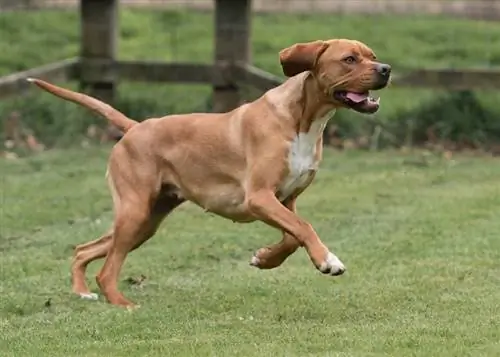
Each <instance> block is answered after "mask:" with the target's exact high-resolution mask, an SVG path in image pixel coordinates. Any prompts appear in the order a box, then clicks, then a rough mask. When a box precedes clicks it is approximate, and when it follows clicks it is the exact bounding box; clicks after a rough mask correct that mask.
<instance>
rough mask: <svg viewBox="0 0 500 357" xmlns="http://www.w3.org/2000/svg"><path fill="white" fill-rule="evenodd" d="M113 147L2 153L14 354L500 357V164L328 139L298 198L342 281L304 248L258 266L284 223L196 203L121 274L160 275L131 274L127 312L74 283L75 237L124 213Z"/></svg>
mask: <svg viewBox="0 0 500 357" xmlns="http://www.w3.org/2000/svg"><path fill="white" fill-rule="evenodd" d="M108 151H109V148H90V149H87V150H81V149H70V150H65V151H57V150H54V151H51V152H47V153H44V154H42V155H39V156H33V157H30V158H26V159H22V160H17V161H0V172H1V173H2V177H1V178H2V184H1V186H0V189H1V191H2V192H1V194H2V215H1V216H0V227H1V231H0V233H1V238H0V252H1V266H0V267H1V270H0V272H1V277H0V279H1V280H0V281H1V284H0V293H1V295H2V298H1V299H0V336H2V343H1V344H0V355H2V356H3V357H10V356H15V357H22V356H35V355H40V356H50V357H57V356H124V355H127V356H131V357H133V356H141V357H143V356H241V357H243V356H300V357H303V356H359V357H366V356H398V357H399V356H422V357H428V356H440V357H448V356H461V357H462V356H474V357H478V356H488V357H491V356H500V343H499V341H500V318H499V316H500V315H499V307H498V306H499V305H498V301H499V299H500V280H499V276H500V265H499V263H498V262H499V261H500V242H499V240H498V236H499V235H500V220H498V202H499V201H500V191H499V190H498V182H499V180H500V164H499V162H498V161H497V160H495V159H493V158H488V157H468V156H459V157H456V158H455V159H454V160H452V161H443V160H441V159H438V158H435V157H431V158H429V159H428V161H426V162H428V165H422V162H424V161H422V159H421V158H419V157H420V156H419V155H417V154H413V155H410V154H407V155H403V154H400V153H396V152H386V153H385V154H369V153H359V152H344V153H338V152H333V151H329V150H328V151H327V152H326V155H325V160H324V162H323V163H322V165H321V167H322V169H321V170H320V173H319V175H318V177H317V180H316V181H315V182H314V184H313V185H312V186H311V187H310V188H309V189H308V190H307V191H306V192H305V193H304V194H303V195H302V196H301V198H300V200H299V204H298V208H299V212H300V214H301V215H302V216H303V217H305V218H307V219H308V220H309V221H310V222H311V223H312V224H313V225H314V227H315V228H316V230H317V232H318V234H319V235H320V236H321V237H322V239H323V240H324V242H326V243H327V244H328V245H329V246H330V247H331V248H332V249H333V250H334V251H335V252H336V253H337V254H338V255H339V256H340V258H341V259H342V260H343V261H344V262H345V263H346V265H347V267H348V272H347V273H346V275H344V276H342V277H339V278H328V277H324V276H321V275H320V274H319V273H318V272H316V271H315V269H314V268H313V267H312V265H311V263H310V262H309V260H308V258H307V256H306V254H305V252H304V251H303V250H300V251H298V252H297V253H296V254H295V255H293V256H292V257H291V258H290V259H289V260H288V261H287V262H286V263H285V265H283V266H282V267H281V268H278V269H276V270H273V271H258V270H256V269H254V268H251V267H250V266H248V260H249V258H250V257H251V253H252V252H253V251H254V250H255V249H257V248H259V247H261V246H263V245H265V244H269V243H272V242H275V241H277V240H278V239H279V236H280V235H279V233H278V232H277V231H275V230H273V229H271V228H268V227H266V226H265V225H263V224H259V223H255V224H246V225H239V224H234V223H232V222H230V221H227V220H224V219H222V218H218V217H214V216H211V215H208V214H205V213H203V211H202V210H201V209H199V208H197V207H195V206H193V205H191V204H186V205H185V206H181V208H179V209H178V210H177V211H175V212H174V213H173V214H172V216H171V217H169V218H168V219H167V220H166V221H165V222H164V225H163V226H162V228H161V230H160V231H159V232H158V234H157V235H156V236H155V237H154V238H153V239H152V240H151V241H150V242H148V243H147V244H146V245H144V246H143V247H141V248H140V249H139V250H137V251H136V252H134V253H133V254H131V255H130V256H129V258H128V260H127V262H126V265H125V268H124V271H123V273H122V275H121V279H125V278H126V277H129V276H132V277H136V276H139V275H140V274H144V275H146V276H147V277H148V278H147V280H146V284H145V286H144V287H143V288H142V289H138V288H134V287H131V286H128V285H127V284H125V283H122V284H121V289H122V290H123V291H124V292H125V294H126V295H127V296H128V297H129V298H131V299H133V300H134V301H136V302H139V303H140V304H141V308H140V309H138V310H136V311H134V312H127V311H123V310H122V309H118V308H114V307H112V306H110V305H108V304H106V303H104V302H103V301H102V300H101V301H97V302H89V301H81V300H79V299H78V298H76V297H74V296H72V294H71V293H70V283H69V264H70V256H71V253H72V249H71V246H73V245H74V244H78V243H81V242H85V241H88V240H90V239H94V238H96V237H97V236H99V235H100V234H101V233H102V232H104V231H105V230H106V229H107V227H108V226H109V225H110V223H111V212H110V209H111V205H110V198H109V195H108V192H107V188H106V184H105V181H104V171H105V162H106V157H107V153H108ZM99 267H100V263H99V264H97V263H96V264H93V265H91V267H90V274H89V275H90V278H91V283H92V288H94V289H95V282H94V280H93V275H94V274H95V272H96V271H97V269H98V268H99ZM49 298H50V299H52V300H51V301H52V305H51V306H50V307H46V306H44V304H45V302H46V301H47V300H48V299H49Z"/></svg>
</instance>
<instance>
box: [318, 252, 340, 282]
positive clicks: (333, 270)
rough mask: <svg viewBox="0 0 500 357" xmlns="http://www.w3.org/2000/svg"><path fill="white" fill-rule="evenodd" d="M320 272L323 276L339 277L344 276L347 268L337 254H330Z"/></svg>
mask: <svg viewBox="0 0 500 357" xmlns="http://www.w3.org/2000/svg"><path fill="white" fill-rule="evenodd" d="M319 271H320V272H322V273H323V274H328V275H333V276H337V275H342V274H344V272H345V266H344V264H343V263H342V262H341V261H340V259H339V258H338V257H337V256H336V255H335V254H333V253H331V252H328V254H327V256H326V260H325V261H324V262H323V263H322V264H321V265H320V267H319Z"/></svg>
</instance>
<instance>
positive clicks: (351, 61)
mask: <svg viewBox="0 0 500 357" xmlns="http://www.w3.org/2000/svg"><path fill="white" fill-rule="evenodd" d="M344 62H345V63H347V64H353V63H355V62H356V58H355V57H354V56H348V57H346V58H344Z"/></svg>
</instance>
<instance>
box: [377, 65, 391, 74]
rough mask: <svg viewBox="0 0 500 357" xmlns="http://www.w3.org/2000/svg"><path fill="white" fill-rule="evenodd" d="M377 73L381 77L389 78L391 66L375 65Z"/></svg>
mask: <svg viewBox="0 0 500 357" xmlns="http://www.w3.org/2000/svg"><path fill="white" fill-rule="evenodd" d="M377 72H378V73H379V74H380V75H381V76H383V77H389V75H390V74H391V66H389V65H388V64H384V63H379V64H378V65H377Z"/></svg>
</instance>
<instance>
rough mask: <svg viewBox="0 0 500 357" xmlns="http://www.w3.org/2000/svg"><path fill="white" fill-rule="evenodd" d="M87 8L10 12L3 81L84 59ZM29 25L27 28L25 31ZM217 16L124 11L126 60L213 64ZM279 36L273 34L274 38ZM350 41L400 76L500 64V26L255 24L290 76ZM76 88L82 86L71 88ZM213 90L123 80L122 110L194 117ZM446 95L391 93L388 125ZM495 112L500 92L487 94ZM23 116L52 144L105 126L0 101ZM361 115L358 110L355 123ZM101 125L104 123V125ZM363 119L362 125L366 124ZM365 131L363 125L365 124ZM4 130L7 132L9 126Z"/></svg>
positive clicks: (333, 17)
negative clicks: (329, 47) (304, 45)
mask: <svg viewBox="0 0 500 357" xmlns="http://www.w3.org/2000/svg"><path fill="white" fill-rule="evenodd" d="M78 21H79V20H78V13H77V11H62V10H45V11H38V12H9V13H5V14H0V32H1V33H2V40H1V41H0V75H5V74H8V73H11V72H13V71H19V70H25V69H27V68H30V67H34V66H39V65H41V64H46V63H50V62H52V61H56V60H60V59H63V58H67V57H72V56H77V55H78V44H79V23H78ZM19 24H22V26H19ZM212 30H213V16H212V14H210V13H201V12H189V11H160V10H145V9H130V8H124V9H122V10H121V11H120V41H119V46H118V57H119V58H121V59H144V60H164V61H192V62H211V61H212V60H213V45H214V38H213V31H212ZM270 34H272V35H270ZM332 37H347V38H355V39H360V40H362V41H364V42H366V43H367V44H368V45H370V46H371V47H372V48H373V49H374V50H375V51H376V53H377V54H378V56H379V58H380V59H381V60H383V61H386V62H389V63H391V64H392V65H393V67H394V68H395V71H396V73H397V72H398V71H399V72H400V71H403V70H405V69H407V68H420V67H451V68H454V67H457V68H460V67H485V66H486V67H487V66H498V65H500V47H498V46H496V47H495V46H491V44H492V43H498V42H500V25H499V24H497V23H495V22H481V21H469V20H464V19H452V18H442V17H422V16H397V17H394V16H366V15H344V14H316V15H300V14H259V15H255V16H254V17H253V24H252V48H253V62H254V63H255V64H256V65H257V66H259V67H262V68H264V69H266V70H268V71H270V72H272V73H275V74H278V75H280V74H281V71H280V67H279V63H278V58H277V53H278V51H279V50H280V49H282V48H283V47H285V46H288V45H290V44H292V43H295V42H301V41H310V40H315V39H318V38H332ZM69 85H74V83H71V84H69ZM209 93H210V88H209V87H207V86H185V85H184V86H182V85H181V86H178V85H152V84H137V83H134V84H131V83H122V85H121V86H120V92H119V94H120V98H119V100H118V102H117V103H116V105H117V106H118V108H120V109H122V110H124V111H125V112H126V113H127V114H129V115H131V116H133V117H135V118H138V119H141V118H144V117H149V116H156V115H160V114H162V115H163V114H168V113H174V112H187V111H193V110H207V108H206V103H207V99H208V96H209ZM442 93H443V91H436V90H422V89H420V90H417V89H414V88H407V89H400V88H390V89H388V90H386V91H384V94H383V95H382V97H383V98H382V100H383V105H382V108H381V110H380V111H379V112H378V114H377V116H378V118H379V119H380V120H386V121H387V120H392V118H394V117H398V120H399V119H400V118H403V119H402V121H404V122H405V123H406V117H407V116H408V115H409V116H412V114H405V111H408V110H414V109H415V108H418V107H420V106H421V105H422V104H423V103H427V102H429V101H431V100H434V99H435V98H436V96H437V95H440V94H442ZM478 97H479V98H480V100H481V101H484V102H485V103H486V105H487V106H490V107H495V108H496V103H498V100H499V99H500V94H499V92H491V91H490V92H482V93H480V95H479V96H478ZM13 110H20V111H21V114H22V117H23V121H24V122H25V123H26V124H27V125H28V127H30V128H31V129H32V130H34V131H35V134H37V136H38V137H40V138H42V140H43V141H44V142H45V143H46V144H48V145H53V144H54V145H56V144H58V145H63V144H66V143H69V144H71V143H73V142H74V137H75V135H77V134H80V133H82V132H83V131H84V130H85V129H86V127H87V126H88V124H89V123H91V122H95V119H92V118H91V117H89V116H88V115H87V116H86V115H84V114H82V111H78V110H77V109H76V106H75V105H73V104H69V103H62V102H61V101H60V100H57V99H55V98H53V97H50V96H48V95H47V94H45V93H41V92H40V91H38V90H37V91H33V92H31V93H30V94H29V95H28V96H26V97H23V98H18V99H15V100H7V101H3V102H2V103H0V116H6V115H8V114H9V113H10V112H11V111H13ZM359 118H360V116H359V115H357V114H355V113H352V112H350V113H349V116H348V119H347V120H352V121H353V122H355V121H356V119H357V120H358V121H359ZM101 122H102V121H99V122H98V123H101ZM356 122H357V121H356ZM356 125H357V124H356ZM0 130H2V129H1V128H0Z"/></svg>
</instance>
